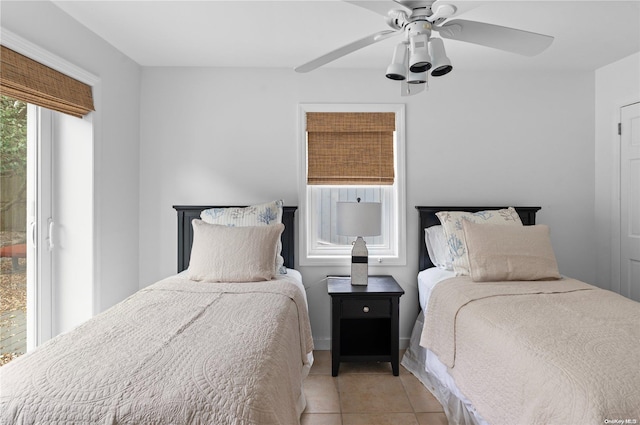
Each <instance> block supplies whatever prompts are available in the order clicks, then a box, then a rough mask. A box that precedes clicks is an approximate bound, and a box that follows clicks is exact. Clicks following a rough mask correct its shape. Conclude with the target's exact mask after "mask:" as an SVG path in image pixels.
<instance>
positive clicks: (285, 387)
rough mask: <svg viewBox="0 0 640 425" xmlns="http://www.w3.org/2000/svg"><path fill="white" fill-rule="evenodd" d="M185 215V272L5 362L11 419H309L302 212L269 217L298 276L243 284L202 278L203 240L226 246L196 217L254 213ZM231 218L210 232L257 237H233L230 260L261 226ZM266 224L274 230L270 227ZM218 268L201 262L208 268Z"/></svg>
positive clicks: (0, 401)
mask: <svg viewBox="0 0 640 425" xmlns="http://www.w3.org/2000/svg"><path fill="white" fill-rule="evenodd" d="M279 206H280V207H281V204H280V205H279ZM176 210H177V211H178V224H179V225H178V239H179V252H178V258H179V261H178V263H179V267H178V271H179V273H178V274H177V275H175V276H171V277H168V278H166V279H163V280H161V281H159V282H157V283H155V284H153V285H150V286H148V287H146V288H144V289H141V290H140V291H138V292H136V293H135V294H133V295H132V296H130V297H129V298H127V299H126V300H124V301H123V302H121V303H119V304H117V305H115V306H113V307H112V308H110V309H108V310H107V311H105V312H103V313H101V314H99V315H97V316H96V317H94V318H93V319H91V320H89V321H87V322H85V323H84V324H82V325H80V326H79V327H77V328H76V329H74V330H72V331H71V332H69V333H66V334H63V335H60V336H58V337H56V338H54V339H52V340H50V341H48V342H47V343H45V344H43V345H42V346H41V347H39V348H38V349H37V350H34V351H33V352H31V353H28V354H26V355H24V356H22V357H20V358H18V359H16V360H14V361H13V362H11V363H9V364H8V365H6V366H3V367H2V368H1V369H0V423H2V424H33V423H43V424H44V423H76V424H115V423H118V424H243V425H245V424H246V425H249V424H295V423H299V420H300V414H301V412H302V411H303V410H304V408H305V400H304V394H303V391H302V381H303V380H304V378H305V376H306V374H307V373H308V371H309V368H310V366H311V363H312V361H313V357H312V354H311V353H312V350H313V342H312V338H311V329H310V325H309V320H308V310H307V303H306V296H305V291H304V287H303V286H302V279H301V276H300V274H299V273H298V272H297V271H295V270H293V269H291V268H290V267H292V265H293V255H294V254H293V253H294V252H295V250H294V247H293V245H292V244H293V240H294V239H293V230H294V227H293V216H294V213H295V208H294V207H284V208H282V211H280V212H279V214H280V215H278V214H276V213H274V214H273V216H272V215H271V210H267V211H268V213H265V211H260V212H259V214H260V216H259V219H260V220H262V221H263V222H264V221H265V220H267V221H266V222H265V223H264V224H269V220H275V221H278V222H279V221H282V222H283V223H284V224H285V226H284V231H283V233H282V238H281V239H280V233H279V232H276V233H277V240H281V241H282V251H281V252H282V257H283V259H284V266H285V267H286V274H281V273H277V274H276V276H275V277H274V278H273V279H271V280H268V281H244V282H240V281H238V282H233V283H229V282H224V281H223V282H216V281H215V280H216V279H212V281H209V282H208V281H194V280H191V279H190V276H191V275H190V273H191V272H190V271H189V269H188V266H189V260H190V259H191V261H192V262H193V261H194V258H198V253H197V252H195V251H196V250H202V249H205V250H208V249H213V248H211V246H206V247H204V248H202V243H203V242H204V243H205V244H208V245H215V244H217V242H215V241H214V240H213V239H211V238H209V239H207V238H206V237H205V236H206V235H205V234H204V233H199V234H198V235H195V237H194V228H196V227H199V226H200V227H202V226H206V225H203V224H202V222H201V221H199V220H198V221H197V225H194V226H192V220H194V219H196V218H199V217H200V214H201V212H203V211H209V212H210V213H211V214H213V215H211V214H210V217H213V219H216V218H219V217H220V216H223V215H224V213H223V211H236V213H234V214H235V216H234V217H231V219H232V220H235V219H236V218H238V216H239V215H243V214H244V211H243V210H240V209H237V208H234V209H229V210H226V209H223V208H220V207H209V206H195V207H193V206H179V207H176ZM226 216H227V218H229V217H230V214H226ZM255 217H257V215H255ZM203 218H204V216H203ZM194 223H196V222H194ZM226 224H227V226H211V225H209V226H208V227H206V229H207V231H208V230H212V231H214V232H231V233H230V235H231V236H230V237H235V236H237V234H238V233H237V232H238V231H239V232H243V231H245V230H247V231H251V232H253V233H251V234H250V237H251V241H249V240H247V241H244V242H248V243H245V244H244V245H243V247H242V250H241V251H238V252H235V253H234V252H228V251H233V243H234V241H232V240H230V239H226V240H224V246H220V247H219V248H220V249H221V250H225V249H226V250H227V252H226V253H223V254H224V255H226V256H225V257H224V259H225V262H227V263H228V262H231V263H234V262H239V263H241V262H242V261H244V260H246V258H242V257H243V256H244V255H245V254H246V252H248V251H250V250H251V249H252V246H251V245H252V244H253V241H254V240H255V236H256V233H255V232H254V231H255V229H256V228H258V227H255V228H253V227H247V228H244V229H234V228H232V227H228V225H229V223H226ZM234 226H235V225H234ZM277 226H282V225H278V224H273V225H272V226H271V225H267V226H264V230H265V231H266V230H268V232H270V233H269V234H271V233H273V232H272V231H271V230H272V229H271V228H273V227H277ZM258 230H259V231H260V232H262V234H264V233H265V232H263V228H262V227H260V228H259V229H258ZM276 230H279V231H282V229H281V228H279V229H276ZM198 231H199V232H200V230H198ZM260 232H259V233H260ZM203 235H204V236H203ZM220 235H222V236H220ZM215 236H216V237H225V236H224V234H222V233H216V235H215ZM227 236H229V235H227ZM258 236H260V235H258ZM203 238H204V239H203ZM236 239H237V238H236ZM275 241H276V239H273V238H272V242H273V243H272V244H271V245H273V247H271V246H270V247H269V250H270V254H269V255H270V260H269V261H270V267H271V269H272V270H276V269H277V267H276V264H275V263H274V259H276V258H277V256H276V253H277V251H279V249H278V247H279V245H278V247H276V243H275ZM199 242H200V245H199V246H200V247H199V248H196V246H198V243H199ZM192 247H193V249H194V252H192ZM258 248H261V247H258ZM263 251H264V250H263ZM192 254H194V256H192ZM205 254H208V251H207V252H205ZM232 256H234V258H231V257H232ZM207 266H208V264H200V268H201V269H203V268H204V269H206V267H207ZM280 266H282V264H280ZM276 271H277V270H276ZM208 272H216V270H213V271H212V270H209V271H208ZM229 272H230V273H231V274H230V276H232V275H234V273H236V271H234V270H230V271H229ZM241 272H244V271H243V270H241ZM252 273H253V272H252ZM240 275H241V276H244V275H243V274H242V273H241V274H240Z"/></svg>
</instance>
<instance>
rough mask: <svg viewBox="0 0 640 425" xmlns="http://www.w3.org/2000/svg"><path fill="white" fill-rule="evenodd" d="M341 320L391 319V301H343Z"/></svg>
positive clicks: (386, 299)
mask: <svg viewBox="0 0 640 425" xmlns="http://www.w3.org/2000/svg"><path fill="white" fill-rule="evenodd" d="M342 317H343V318H360V317H361V318H367V317H391V300H389V299H388V298H385V299H377V300H376V299H354V300H349V299H344V300H342Z"/></svg>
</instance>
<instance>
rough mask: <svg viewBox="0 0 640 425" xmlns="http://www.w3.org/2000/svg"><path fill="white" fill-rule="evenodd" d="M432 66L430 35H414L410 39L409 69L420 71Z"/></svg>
mask: <svg viewBox="0 0 640 425" xmlns="http://www.w3.org/2000/svg"><path fill="white" fill-rule="evenodd" d="M430 68H431V56H430V55H429V37H428V36H427V34H416V35H412V36H411V37H410V39H409V70H410V71H411V72H416V73H420V72H426V71H428V70H429V69H430Z"/></svg>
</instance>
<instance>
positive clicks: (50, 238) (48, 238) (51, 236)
mask: <svg viewBox="0 0 640 425" xmlns="http://www.w3.org/2000/svg"><path fill="white" fill-rule="evenodd" d="M47 242H48V244H49V251H53V248H55V244H54V243H53V219H51V218H50V219H49V235H48V237H47Z"/></svg>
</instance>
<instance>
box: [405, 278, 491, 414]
mask: <svg viewBox="0 0 640 425" xmlns="http://www.w3.org/2000/svg"><path fill="white" fill-rule="evenodd" d="M453 277H455V273H454V272H453V271H449V270H444V269H439V268H437V267H431V268H428V269H425V270H422V271H421V272H420V273H418V297H419V303H420V307H421V309H422V311H421V312H420V314H419V315H418V318H417V319H416V323H415V324H414V328H413V331H412V333H411V339H410V341H409V347H408V349H407V350H406V351H405V354H404V356H403V358H402V365H403V366H404V367H405V368H406V369H407V370H409V371H410V372H411V373H413V374H414V375H415V376H416V377H417V378H418V379H419V380H420V381H421V382H422V383H423V385H425V387H427V388H428V389H429V390H430V391H431V393H432V394H433V395H434V396H435V397H436V399H438V401H439V402H440V404H441V405H442V406H443V409H444V411H445V414H446V415H447V418H448V419H449V422H450V423H456V424H468V425H487V422H486V421H485V420H484V419H483V418H482V416H480V414H479V413H478V412H477V411H476V409H475V407H473V404H472V403H471V401H469V399H468V398H467V397H465V396H464V394H462V392H461V391H460V389H459V388H458V386H457V385H456V382H455V380H454V379H453V378H452V377H451V375H450V374H449V372H448V371H447V366H446V365H445V364H444V363H442V362H441V361H440V359H439V358H438V356H437V355H436V354H435V353H433V352H432V351H431V350H429V349H427V348H424V347H421V346H420V337H421V335H422V329H423V325H424V314H425V311H426V309H427V307H428V305H429V298H430V297H431V292H432V291H433V289H434V288H435V287H436V285H438V284H439V283H440V282H443V281H445V280H447V279H450V278H453Z"/></svg>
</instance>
